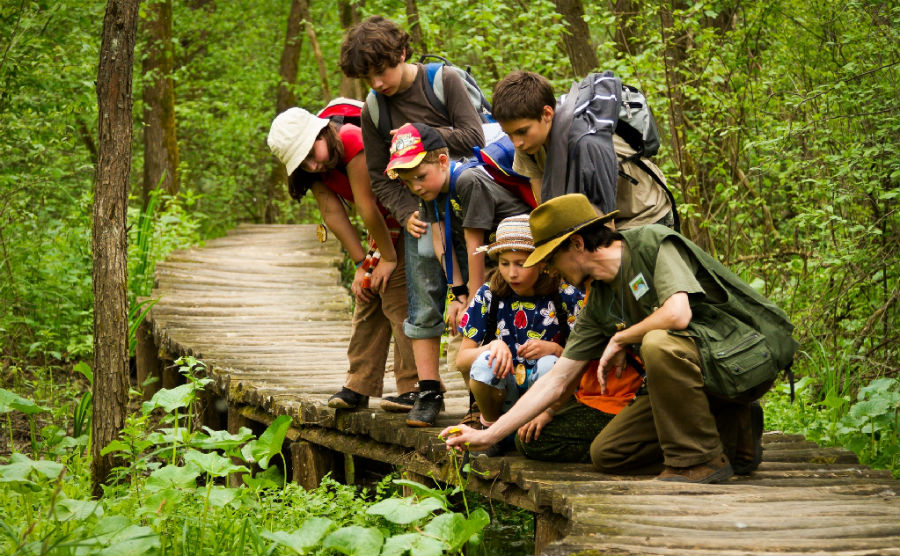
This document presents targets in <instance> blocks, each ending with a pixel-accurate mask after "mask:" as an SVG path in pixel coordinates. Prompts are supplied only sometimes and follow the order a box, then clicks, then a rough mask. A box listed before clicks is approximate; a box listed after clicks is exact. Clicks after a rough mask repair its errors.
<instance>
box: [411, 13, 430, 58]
mask: <svg viewBox="0 0 900 556" xmlns="http://www.w3.org/2000/svg"><path fill="white" fill-rule="evenodd" d="M406 30H407V31H408V32H409V37H410V39H411V42H412V43H413V44H414V45H415V46H416V47H417V48H418V49H419V53H420V54H426V53H427V52H428V47H427V46H426V45H425V34H424V33H423V32H422V22H421V21H419V7H418V6H417V5H416V0H406Z"/></svg>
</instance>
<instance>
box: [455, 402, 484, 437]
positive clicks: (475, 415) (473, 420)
mask: <svg viewBox="0 0 900 556" xmlns="http://www.w3.org/2000/svg"><path fill="white" fill-rule="evenodd" d="M460 423H462V424H463V425H467V426H469V427H472V428H473V429H475V430H481V429H483V428H484V425H483V424H482V423H481V411H480V410H479V409H478V402H476V401H474V400H473V401H472V403H471V404H469V411H467V412H466V414H465V415H463V418H462V421H460Z"/></svg>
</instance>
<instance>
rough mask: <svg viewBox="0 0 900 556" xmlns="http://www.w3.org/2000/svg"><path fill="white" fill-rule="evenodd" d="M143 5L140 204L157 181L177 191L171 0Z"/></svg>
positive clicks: (167, 188)
mask: <svg viewBox="0 0 900 556" xmlns="http://www.w3.org/2000/svg"><path fill="white" fill-rule="evenodd" d="M146 7H147V10H146V17H145V19H144V21H143V24H142V28H143V34H144V36H145V40H146V53H145V55H144V58H143V63H142V70H143V90H142V95H141V98H142V100H143V102H144V187H143V194H144V205H146V204H147V200H148V199H149V196H150V192H151V191H153V190H154V189H155V188H156V186H157V184H160V186H161V187H162V189H163V190H164V191H165V192H166V193H169V194H171V195H174V194H175V193H177V192H178V140H177V138H176V135H175V82H174V80H173V78H172V67H173V63H174V49H173V47H172V0H150V2H148V3H147V5H146ZM160 180H162V182H161V183H160Z"/></svg>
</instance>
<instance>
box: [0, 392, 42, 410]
mask: <svg viewBox="0 0 900 556" xmlns="http://www.w3.org/2000/svg"><path fill="white" fill-rule="evenodd" d="M10 411H20V412H22V413H24V414H25V415H35V414H37V413H43V412H45V411H50V408H48V407H42V406H39V405H38V404H36V403H34V402H33V401H31V400H29V399H28V398H23V397H22V396H20V395H18V394H16V393H15V392H10V391H9V390H4V389H3V388H0V413H9V412H10Z"/></svg>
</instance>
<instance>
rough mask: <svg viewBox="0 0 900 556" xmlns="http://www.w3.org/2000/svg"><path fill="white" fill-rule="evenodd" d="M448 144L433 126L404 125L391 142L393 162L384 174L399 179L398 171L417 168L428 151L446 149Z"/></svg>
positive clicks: (391, 161) (389, 163)
mask: <svg viewBox="0 0 900 556" xmlns="http://www.w3.org/2000/svg"><path fill="white" fill-rule="evenodd" d="M446 147H447V143H445V142H444V139H443V138H442V137H441V136H440V135H439V134H438V132H437V131H435V130H434V129H432V128H431V126H428V125H425V124H419V123H416V124H403V125H402V126H400V129H398V130H397V133H395V134H394V139H393V140H392V141H391V160H390V162H388V165H387V168H386V169H385V170H384V172H385V173H386V174H387V175H388V177H390V178H391V179H397V169H406V168H415V167H416V166H418V165H419V164H421V163H422V159H423V158H425V155H426V154H427V153H428V151H433V150H435V149H442V148H446Z"/></svg>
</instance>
